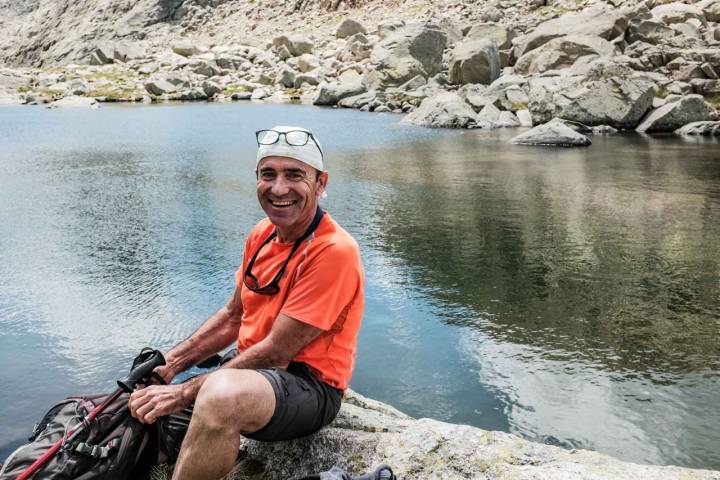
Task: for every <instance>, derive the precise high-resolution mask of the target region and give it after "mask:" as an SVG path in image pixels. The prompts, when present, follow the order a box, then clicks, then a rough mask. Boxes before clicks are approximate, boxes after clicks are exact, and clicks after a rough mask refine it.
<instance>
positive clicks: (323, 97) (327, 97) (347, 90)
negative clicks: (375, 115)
mask: <svg viewBox="0 0 720 480" xmlns="http://www.w3.org/2000/svg"><path fill="white" fill-rule="evenodd" d="M366 90H367V89H366V88H365V86H363V84H362V83H360V82H352V83H342V84H341V83H321V84H320V88H319V89H318V92H317V95H315V97H314V98H313V100H312V103H313V105H337V103H338V102H339V101H340V100H342V99H343V98H346V97H352V96H353V95H359V94H361V93H363V92H365V91H366Z"/></svg>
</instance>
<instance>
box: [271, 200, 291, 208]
mask: <svg viewBox="0 0 720 480" xmlns="http://www.w3.org/2000/svg"><path fill="white" fill-rule="evenodd" d="M272 204H273V205H275V206H276V207H287V206H288V205H292V204H293V202H292V201H286V202H272Z"/></svg>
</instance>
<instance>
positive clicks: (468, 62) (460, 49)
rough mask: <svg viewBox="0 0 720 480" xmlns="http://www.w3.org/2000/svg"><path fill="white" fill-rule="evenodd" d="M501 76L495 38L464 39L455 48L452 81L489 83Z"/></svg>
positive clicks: (452, 58) (452, 59)
mask: <svg viewBox="0 0 720 480" xmlns="http://www.w3.org/2000/svg"><path fill="white" fill-rule="evenodd" d="M499 76H500V57H499V56H498V50H497V46H496V45H495V42H494V41H493V40H489V39H480V40H469V41H463V42H461V43H458V44H457V45H456V46H455V48H454V49H453V52H452V56H451V60H450V73H449V77H448V78H449V80H450V82H451V83H454V84H457V85H464V84H466V83H482V84H485V85H487V84H489V83H492V82H493V81H494V80H495V79H497V78H498V77H499Z"/></svg>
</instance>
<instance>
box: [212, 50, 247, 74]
mask: <svg viewBox="0 0 720 480" xmlns="http://www.w3.org/2000/svg"><path fill="white" fill-rule="evenodd" d="M245 62H247V59H245V58H244V57H241V56H240V55H235V54H232V53H228V52H221V53H216V54H215V63H216V64H217V66H218V67H220V68H223V69H226V70H238V69H240V68H242V67H243V65H244V64H245Z"/></svg>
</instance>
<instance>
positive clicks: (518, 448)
mask: <svg viewBox="0 0 720 480" xmlns="http://www.w3.org/2000/svg"><path fill="white" fill-rule="evenodd" d="M238 459H239V460H238V463H237V465H236V467H235V469H234V470H233V472H232V473H231V474H230V475H229V476H228V477H227V478H228V479H229V480H240V479H249V478H254V479H255V478H262V479H266V480H281V479H282V480H286V479H288V478H297V477H302V476H305V475H311V474H318V473H319V472H321V471H326V470H329V469H330V468H332V467H333V466H335V465H337V466H339V467H341V468H343V469H345V470H347V471H348V472H349V473H350V474H351V475H360V474H363V473H365V472H368V471H370V470H371V469H372V468H373V467H375V466H376V465H378V464H380V463H387V464H388V465H390V467H391V468H392V469H393V471H394V473H395V475H396V476H397V477H398V478H399V479H404V480H427V479H448V480H460V479H467V478H475V479H484V480H500V479H513V480H575V479H592V480H639V479H663V480H680V479H683V480H717V479H718V472H712V471H709V470H691V469H688V468H680V467H658V466H653V465H639V464H635V463H627V462H622V461H620V460H616V459H614V458H612V457H609V456H607V455H603V454H600V453H596V452H591V451H588V450H564V449H562V448H559V447H554V446H550V445H542V444H539V443H533V442H529V441H527V440H523V439H521V438H520V437H517V436H515V435H512V434H509V433H503V432H490V431H487V430H481V429H479V428H475V427H470V426H467V425H452V424H449V423H444V422H439V421H436V420H430V419H427V418H423V419H419V420H415V419H412V418H410V417H408V416H407V415H404V414H403V413H401V412H399V411H397V410H395V409H394V408H392V407H390V406H388V405H385V404H383V403H380V402H376V401H374V400H370V399H367V398H364V397H362V396H360V395H358V394H356V393H354V392H351V391H348V392H346V396H345V398H344V400H343V405H342V408H341V409H340V413H339V414H338V416H337V418H336V419H335V421H334V422H333V423H331V424H330V425H329V426H328V427H326V428H324V429H322V430H320V431H319V432H318V433H316V434H314V435H311V436H309V437H305V438H301V439H298V440H292V441H289V442H274V443H265V442H256V441H252V440H247V439H243V440H242V444H241V447H240V453H239V455H238ZM170 473H171V468H170V467H168V466H161V467H158V468H156V471H155V472H153V477H152V478H153V479H154V480H166V479H168V478H169V477H170Z"/></svg>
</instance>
